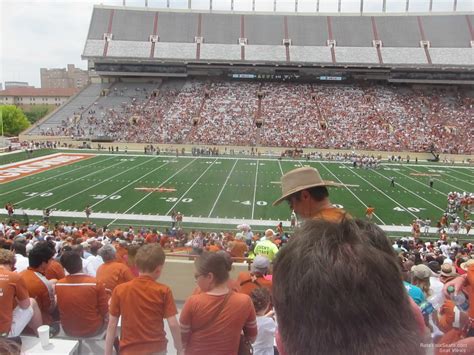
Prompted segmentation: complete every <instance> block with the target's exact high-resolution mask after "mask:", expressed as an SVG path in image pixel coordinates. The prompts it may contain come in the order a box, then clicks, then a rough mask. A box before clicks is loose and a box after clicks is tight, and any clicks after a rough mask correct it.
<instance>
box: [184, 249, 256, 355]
mask: <svg viewBox="0 0 474 355" xmlns="http://www.w3.org/2000/svg"><path fill="white" fill-rule="evenodd" d="M195 268H196V273H195V275H194V277H195V279H196V282H197V284H198V286H199V287H200V288H201V290H202V291H203V292H202V293H200V294H196V295H193V296H191V297H189V298H188V300H187V301H186V303H185V304H184V308H183V310H182V312H181V316H180V319H179V320H180V323H181V334H182V338H183V345H184V347H185V349H186V350H185V353H186V354H187V355H191V354H192V355H205V354H213V355H237V352H238V348H239V341H240V334H241V332H242V330H243V331H244V334H245V337H246V338H247V340H248V341H250V342H251V343H253V342H254V341H255V339H256V337H257V322H256V314H255V309H254V306H253V303H252V300H251V299H250V297H249V296H247V295H245V294H242V293H236V292H233V291H232V290H230V289H229V287H228V284H227V280H228V279H229V271H230V269H231V265H230V263H229V261H228V260H227V259H226V257H225V256H224V255H222V254H221V253H209V252H204V253H203V254H202V255H201V256H199V257H198V258H197V259H196V262H195Z"/></svg>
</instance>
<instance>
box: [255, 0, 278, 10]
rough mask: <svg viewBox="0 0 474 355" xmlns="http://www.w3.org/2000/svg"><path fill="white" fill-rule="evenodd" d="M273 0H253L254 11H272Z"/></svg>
mask: <svg viewBox="0 0 474 355" xmlns="http://www.w3.org/2000/svg"><path fill="white" fill-rule="evenodd" d="M273 3H274V1H273V0H259V1H255V11H268V12H271V11H273Z"/></svg>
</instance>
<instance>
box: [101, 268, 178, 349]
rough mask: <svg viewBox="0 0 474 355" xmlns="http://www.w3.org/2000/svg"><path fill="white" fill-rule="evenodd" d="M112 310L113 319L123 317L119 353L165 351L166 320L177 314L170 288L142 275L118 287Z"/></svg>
mask: <svg viewBox="0 0 474 355" xmlns="http://www.w3.org/2000/svg"><path fill="white" fill-rule="evenodd" d="M109 310H110V314H111V315H112V316H114V317H119V316H122V330H121V332H122V336H121V339H120V354H124V355H127V354H137V353H152V352H160V351H165V350H166V346H167V343H168V341H167V340H166V333H165V330H164V324H163V319H167V318H170V317H173V316H175V315H176V314H177V313H178V311H177V309H176V305H175V303H174V298H173V293H172V292H171V289H170V288H169V287H168V286H166V285H163V284H160V283H158V282H156V281H155V280H153V279H152V278H151V277H149V276H144V275H141V276H139V277H137V278H135V279H133V280H132V281H130V282H127V283H124V284H121V285H118V286H117V287H116V288H115V290H114V292H113V293H112V298H111V299H110V308H109Z"/></svg>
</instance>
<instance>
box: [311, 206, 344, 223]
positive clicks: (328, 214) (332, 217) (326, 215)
mask: <svg viewBox="0 0 474 355" xmlns="http://www.w3.org/2000/svg"><path fill="white" fill-rule="evenodd" d="M344 217H346V218H351V215H350V214H349V213H347V212H346V211H344V210H343V209H342V208H336V207H328V208H324V209H322V210H320V211H319V212H318V213H316V214H315V215H314V216H313V219H318V218H321V219H324V220H326V221H329V222H341V221H342V220H343V219H344Z"/></svg>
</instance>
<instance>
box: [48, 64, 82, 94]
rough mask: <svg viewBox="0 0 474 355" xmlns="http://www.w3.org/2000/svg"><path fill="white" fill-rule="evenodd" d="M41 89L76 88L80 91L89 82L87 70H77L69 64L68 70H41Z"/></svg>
mask: <svg viewBox="0 0 474 355" xmlns="http://www.w3.org/2000/svg"><path fill="white" fill-rule="evenodd" d="M40 74H41V88H43V89H47V88H63V89H65V88H75V89H80V88H82V87H84V86H86V85H87V84H88V82H89V75H88V74H87V70H82V69H79V68H76V67H75V66H74V64H68V65H67V68H61V69H59V68H56V69H46V68H41V69H40Z"/></svg>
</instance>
